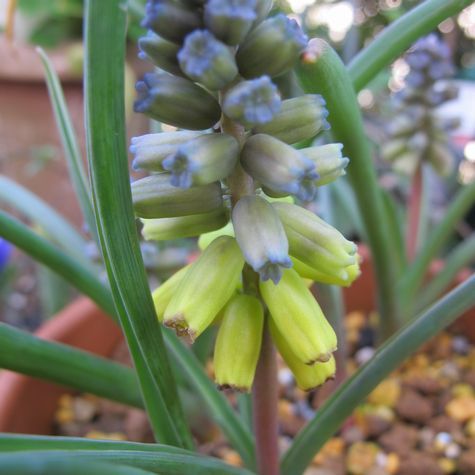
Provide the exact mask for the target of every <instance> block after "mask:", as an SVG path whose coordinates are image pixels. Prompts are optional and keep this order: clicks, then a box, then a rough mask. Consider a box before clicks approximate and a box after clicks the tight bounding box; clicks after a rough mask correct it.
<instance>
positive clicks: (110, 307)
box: [0, 210, 115, 316]
mask: <svg viewBox="0 0 475 475" xmlns="http://www.w3.org/2000/svg"><path fill="white" fill-rule="evenodd" d="M0 236H1V237H3V238H5V239H6V240H7V241H10V242H11V243H12V244H14V245H15V246H17V247H19V248H20V249H22V250H23V251H24V252H26V253H27V254H29V255H30V256H31V257H32V258H33V259H35V260H37V261H39V262H41V263H42V264H44V265H46V266H48V267H49V268H50V269H52V270H54V271H55V272H56V273H57V274H58V275H60V276H61V277H63V278H64V279H65V280H67V281H68V282H69V283H71V284H72V285H73V286H74V287H76V288H77V289H78V290H80V291H81V292H84V293H85V294H86V295H87V296H88V297H90V298H91V299H92V300H94V302H96V303H97V305H99V307H101V308H102V309H104V311H105V312H106V313H108V314H109V315H112V316H114V315H115V308H114V302H113V301H112V299H111V298H110V294H109V293H108V292H107V289H105V288H104V286H103V284H102V283H101V281H100V280H99V279H98V278H97V277H96V276H95V275H94V274H93V273H92V272H91V271H90V269H89V268H87V267H85V266H84V265H83V264H82V263H81V262H80V261H79V260H78V259H75V258H74V257H71V256H68V255H67V254H65V253H64V252H63V251H62V250H60V249H58V248H57V247H56V246H54V245H53V244H51V243H50V242H48V241H47V240H46V239H44V238H42V237H40V236H38V235H37V234H36V233H34V232H33V231H31V230H30V228H28V226H25V225H24V224H23V223H21V222H20V221H18V220H16V219H14V218H12V217H11V216H9V215H8V214H7V213H5V212H4V211H1V210H0Z"/></svg>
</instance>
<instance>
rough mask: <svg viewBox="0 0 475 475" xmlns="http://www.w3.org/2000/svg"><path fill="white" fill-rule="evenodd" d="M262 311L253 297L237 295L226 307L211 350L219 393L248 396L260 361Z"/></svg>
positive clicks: (257, 300) (262, 324) (259, 304)
mask: <svg viewBox="0 0 475 475" xmlns="http://www.w3.org/2000/svg"><path fill="white" fill-rule="evenodd" d="M263 327H264V311H263V309H262V305H261V303H260V301H259V299H257V298H256V297H252V296H250V295H236V296H235V297H233V298H232V299H231V300H230V301H229V303H228V304H227V305H226V307H225V309H224V312H223V319H222V321H221V325H220V326H219V331H218V335H217V337H216V344H215V347H214V357H213V363H214V375H215V379H216V383H217V384H218V386H219V388H220V389H234V390H237V391H245V392H249V391H250V389H251V386H252V382H253V380H254V373H255V372H256V366H257V361H258V359H259V354H260V349H261V342H262V329H263Z"/></svg>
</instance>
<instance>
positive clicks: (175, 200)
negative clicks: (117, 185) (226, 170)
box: [132, 173, 223, 218]
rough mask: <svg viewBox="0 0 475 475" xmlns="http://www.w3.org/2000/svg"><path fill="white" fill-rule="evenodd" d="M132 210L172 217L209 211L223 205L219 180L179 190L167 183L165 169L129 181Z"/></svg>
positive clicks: (152, 216)
mask: <svg viewBox="0 0 475 475" xmlns="http://www.w3.org/2000/svg"><path fill="white" fill-rule="evenodd" d="M132 201H133V204H134V209H135V214H136V215H137V216H140V217H141V218H173V217H175V216H188V215H192V214H202V213H208V212H210V211H216V210H218V209H221V208H222V207H223V197H222V190H221V185H220V183H219V182H215V183H210V184H209V185H205V186H196V187H193V188H188V189H187V190H182V189H180V188H176V187H175V186H172V185H171V184H170V176H169V175H168V174H166V173H161V174H159V175H151V176H147V177H145V178H141V179H140V180H137V181H135V182H134V183H132Z"/></svg>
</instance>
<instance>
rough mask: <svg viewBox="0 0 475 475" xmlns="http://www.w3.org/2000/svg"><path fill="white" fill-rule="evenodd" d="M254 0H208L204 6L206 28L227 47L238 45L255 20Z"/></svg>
mask: <svg viewBox="0 0 475 475" xmlns="http://www.w3.org/2000/svg"><path fill="white" fill-rule="evenodd" d="M255 10H256V0H209V1H208V2H207V4H206V6H205V12H204V19H205V25H206V27H207V28H208V29H209V30H211V31H212V32H213V33H214V35H215V36H216V37H217V38H219V39H220V40H221V41H224V42H225V43H226V44H228V45H232V46H235V45H237V44H239V43H240V42H241V41H242V40H243V39H244V38H245V37H246V35H247V34H248V33H249V30H250V29H251V26H252V23H253V22H254V20H255V19H256V16H257V15H256V11H255Z"/></svg>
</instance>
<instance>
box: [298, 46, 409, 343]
mask: <svg viewBox="0 0 475 475" xmlns="http://www.w3.org/2000/svg"><path fill="white" fill-rule="evenodd" d="M297 74H298V75H299V78H300V80H301V83H302V86H303V88H304V90H305V92H307V93H311V94H322V96H323V97H324V98H325V100H326V103H327V104H326V106H327V109H328V111H329V113H330V114H329V117H330V122H331V126H332V135H333V136H334V137H335V138H336V140H337V141H338V142H342V143H343V146H344V152H345V155H346V156H348V157H349V158H350V164H349V166H348V169H347V172H348V177H349V178H350V181H351V184H352V187H353V191H354V193H355V195H356V199H357V202H358V207H359V210H360V213H361V216H362V219H363V222H364V225H365V231H366V234H367V237H368V242H369V245H370V247H371V252H372V255H373V260H374V264H375V270H376V275H377V279H376V280H377V282H378V307H379V311H380V315H381V317H382V318H381V333H382V336H383V337H388V336H389V335H391V334H392V333H393V332H394V331H395V330H396V329H397V328H398V327H399V326H400V323H401V321H402V319H401V315H400V311H399V302H398V299H397V296H396V292H395V286H394V282H395V281H396V279H395V271H396V266H395V265H394V261H395V255H394V251H393V249H394V245H393V243H392V236H390V235H388V233H387V232H386V230H387V228H388V226H387V219H386V213H385V209H384V202H383V198H382V194H381V192H380V189H379V186H378V181H377V177H376V172H375V169H374V166H373V162H372V159H371V157H372V153H371V148H370V146H369V142H368V140H367V138H366V136H365V131H364V126H363V119H362V117H361V112H360V110H359V106H358V102H357V100H356V95H355V93H354V91H353V87H352V85H351V80H350V78H349V76H348V73H347V71H346V68H345V66H344V64H343V63H342V61H341V60H340V58H339V56H338V54H337V53H336V52H335V51H334V50H333V48H332V47H331V46H330V45H328V44H327V43H326V42H325V41H323V40H318V39H313V40H312V41H311V42H310V43H309V47H308V48H307V50H306V51H305V52H304V53H303V54H302V56H301V61H300V63H299V65H298V68H297Z"/></svg>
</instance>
